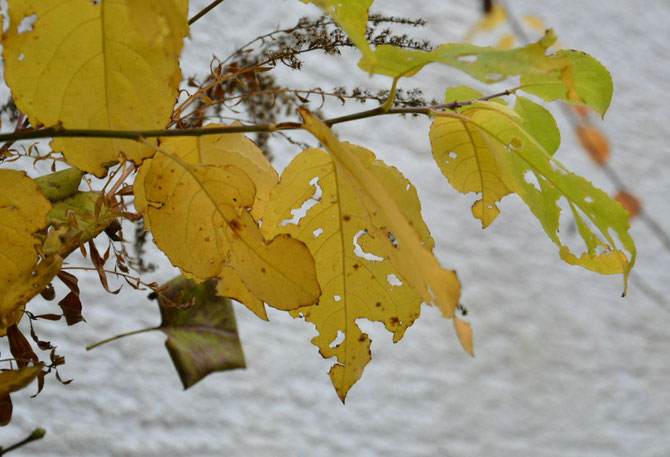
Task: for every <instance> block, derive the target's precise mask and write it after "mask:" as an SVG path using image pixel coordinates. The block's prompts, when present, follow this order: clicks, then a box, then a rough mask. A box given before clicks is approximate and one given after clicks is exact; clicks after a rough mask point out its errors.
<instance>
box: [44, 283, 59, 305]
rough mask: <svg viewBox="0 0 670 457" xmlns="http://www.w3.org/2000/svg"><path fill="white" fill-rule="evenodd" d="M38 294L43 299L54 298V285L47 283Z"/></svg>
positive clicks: (49, 299)
mask: <svg viewBox="0 0 670 457" xmlns="http://www.w3.org/2000/svg"><path fill="white" fill-rule="evenodd" d="M40 295H41V296H42V298H43V299H45V300H47V301H51V300H53V299H54V298H56V291H55V290H54V286H53V285H51V284H47V286H46V287H45V288H44V289H42V290H41V291H40Z"/></svg>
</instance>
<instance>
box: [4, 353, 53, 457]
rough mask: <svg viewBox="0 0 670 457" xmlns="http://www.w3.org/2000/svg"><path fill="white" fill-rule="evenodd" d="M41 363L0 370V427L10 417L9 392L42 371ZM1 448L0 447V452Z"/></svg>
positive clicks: (24, 384)
mask: <svg viewBox="0 0 670 457" xmlns="http://www.w3.org/2000/svg"><path fill="white" fill-rule="evenodd" d="M42 367H43V364H41V363H40V364H37V365H33V366H24V367H21V368H19V369H17V370H2V371H0V427H4V426H5V425H7V424H9V422H10V421H11V419H12V410H13V406H12V399H11V398H10V396H9V394H10V393H11V392H16V391H17V390H21V389H23V388H24V387H26V386H28V384H30V383H31V382H32V381H33V379H35V378H36V377H37V376H38V375H39V374H40V372H41V371H42ZM1 451H2V448H0V452H1Z"/></svg>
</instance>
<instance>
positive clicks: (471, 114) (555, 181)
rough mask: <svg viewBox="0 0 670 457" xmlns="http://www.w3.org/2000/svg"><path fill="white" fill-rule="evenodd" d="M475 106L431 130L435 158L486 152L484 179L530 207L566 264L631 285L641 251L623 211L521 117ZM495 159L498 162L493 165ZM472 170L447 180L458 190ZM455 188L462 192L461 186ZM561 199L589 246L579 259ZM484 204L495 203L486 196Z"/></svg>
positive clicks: (446, 116)
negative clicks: (562, 233)
mask: <svg viewBox="0 0 670 457" xmlns="http://www.w3.org/2000/svg"><path fill="white" fill-rule="evenodd" d="M472 106H473V108H471V109H468V110H467V111H464V112H463V113H443V114H442V116H441V117H440V118H438V119H436V120H435V121H434V123H433V126H432V128H431V141H432V142H433V148H434V149H433V151H434V153H435V148H436V146H437V147H439V148H440V149H439V151H438V152H442V153H447V154H448V153H449V151H451V150H453V149H454V148H456V147H461V148H467V147H470V148H474V149H476V150H478V151H479V150H481V152H482V154H485V155H486V157H487V160H488V161H489V162H487V167H486V168H484V167H479V174H480V175H481V176H486V177H487V179H489V180H495V182H496V183H499V184H500V185H501V186H502V185H504V188H505V189H506V190H507V192H514V193H516V194H518V195H519V196H520V197H521V198H522V199H523V200H524V202H526V204H527V205H528V207H529V208H530V210H531V211H532V212H533V214H534V215H535V216H536V217H537V218H538V219H539V220H540V222H541V223H542V227H543V228H544V230H545V232H546V233H547V235H548V236H549V238H550V239H551V240H552V241H553V242H554V243H555V244H556V245H557V246H558V247H559V253H560V255H561V258H562V259H563V260H565V261H566V262H568V263H570V264H573V265H580V266H582V267H584V268H588V269H590V270H593V271H596V272H599V273H603V274H615V273H623V275H624V284H626V283H627V278H628V274H629V273H630V269H631V268H632V266H633V264H634V263H635V256H636V250H635V244H634V243H633V239H632V238H631V237H630V235H629V234H628V229H629V224H628V216H627V213H626V211H625V210H624V209H623V207H622V206H621V205H620V204H619V203H618V202H616V201H614V200H612V199H611V198H609V197H608V196H607V194H606V193H605V192H603V191H602V190H599V189H597V188H595V187H594V186H593V185H592V184H591V183H589V182H588V181H586V180H585V179H584V178H582V177H579V176H576V175H574V174H572V173H570V172H568V171H567V170H566V169H565V167H564V166H563V165H561V164H560V163H559V162H558V161H557V160H556V159H554V158H553V157H552V156H551V154H550V153H549V152H548V151H547V150H546V149H545V148H544V147H543V146H542V144H541V143H540V142H539V141H537V140H536V139H535V138H534V136H533V132H532V129H530V130H528V129H527V128H526V125H525V123H524V122H523V121H522V119H521V117H520V116H519V115H518V114H517V113H516V112H514V111H511V110H509V111H505V109H503V108H505V107H502V106H501V105H498V104H495V103H490V102H475V103H473V105H472ZM520 120H521V121H520ZM459 125H460V127H459ZM531 127H532V126H531ZM458 128H460V129H461V130H462V131H464V132H467V133H468V135H467V136H462V137H460V139H459V138H453V135H452V136H450V135H448V134H447V133H449V132H450V131H452V130H453V131H455V130H457V129H458ZM468 141H470V142H471V143H470V145H469V146H468V144H467V142H468ZM491 158H492V159H493V160H494V162H490V159H491ZM471 168H472V167H470V168H468V167H461V169H460V170H455V171H454V172H453V174H452V176H451V177H450V176H447V177H448V178H450V182H452V184H454V182H458V180H463V179H465V178H466V177H467V176H469V174H471V173H472V169H471ZM452 180H453V181H452ZM454 187H456V188H457V189H459V187H458V186H457V185H454ZM459 190H460V189H459ZM469 190H472V189H469ZM484 191H485V190H484ZM561 198H565V199H566V200H567V204H568V207H569V208H570V211H571V212H572V215H573V217H574V218H575V221H576V223H577V226H578V229H579V233H580V235H581V237H582V238H583V239H584V243H585V245H586V246H585V247H586V249H585V251H584V252H583V253H582V254H581V255H580V256H579V257H577V256H576V255H575V254H573V253H572V252H571V251H570V249H569V248H568V247H567V246H565V245H564V244H563V242H562V241H561V239H560V237H559V222H560V221H559V218H560V212H561V208H560V206H559V205H558V202H559V199H561ZM483 200H484V201H491V198H488V200H487V197H484V196H483ZM496 210H497V208H496ZM473 212H474V208H473ZM484 221H485V220H484V219H482V222H483V223H484ZM587 221H588V222H587ZM489 223H490V222H489ZM610 232H613V233H615V234H616V235H617V237H618V238H619V242H620V243H621V244H622V245H623V248H625V249H626V250H627V251H628V253H629V256H628V257H627V256H626V255H625V254H624V253H623V251H621V250H619V248H618V247H617V244H616V242H615V240H614V238H613V237H612V234H611V233H610ZM624 293H625V286H624Z"/></svg>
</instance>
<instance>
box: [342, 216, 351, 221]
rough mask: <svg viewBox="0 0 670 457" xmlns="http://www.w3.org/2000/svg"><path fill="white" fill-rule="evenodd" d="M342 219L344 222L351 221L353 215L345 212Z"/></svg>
mask: <svg viewBox="0 0 670 457" xmlns="http://www.w3.org/2000/svg"><path fill="white" fill-rule="evenodd" d="M342 220H343V221H344V222H349V221H350V220H351V216H349V215H348V214H345V215H344V216H342Z"/></svg>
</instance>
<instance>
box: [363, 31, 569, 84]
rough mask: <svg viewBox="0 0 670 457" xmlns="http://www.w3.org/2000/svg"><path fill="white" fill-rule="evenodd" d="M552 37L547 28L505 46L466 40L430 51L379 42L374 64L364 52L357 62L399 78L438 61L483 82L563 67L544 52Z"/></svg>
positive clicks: (368, 68)
mask: <svg viewBox="0 0 670 457" xmlns="http://www.w3.org/2000/svg"><path fill="white" fill-rule="evenodd" d="M555 41H556V35H554V32H553V31H551V30H549V31H548V32H547V34H546V35H545V36H544V37H543V38H542V39H541V40H540V41H538V42H537V43H532V44H529V45H527V46H524V47H521V48H515V49H508V50H501V49H497V48H494V47H490V46H488V47H482V46H476V45H474V44H469V43H449V44H443V45H441V46H438V47H437V48H435V49H433V50H432V51H421V50H415V49H404V48H400V47H397V46H392V45H381V46H378V47H377V48H376V49H375V52H374V57H375V58H376V63H375V66H374V67H372V66H371V63H370V61H369V60H368V58H367V57H366V56H363V58H362V59H361V61H360V62H359V63H358V65H359V67H361V68H362V69H363V70H365V71H369V72H372V73H377V74H382V75H387V76H391V77H393V78H399V77H403V76H405V77H409V76H412V75H414V74H416V73H417V72H418V71H420V70H421V69H422V68H423V67H424V66H425V65H427V64H429V63H434V62H440V63H443V64H445V65H449V66H452V67H455V68H458V69H459V70H461V71H463V72H465V73H467V74H469V75H470V76H472V77H473V78H476V79H478V80H480V81H483V82H485V83H493V82H497V81H502V80H504V79H506V78H508V77H510V76H515V75H520V74H525V73H543V74H544V73H548V72H550V71H552V70H554V69H556V68H558V69H560V68H563V67H564V66H565V65H561V63H560V62H556V61H555V60H554V59H551V58H550V56H546V55H545V54H546V51H547V48H548V47H549V46H551V45H552V44H553V43H554V42H555Z"/></svg>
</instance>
